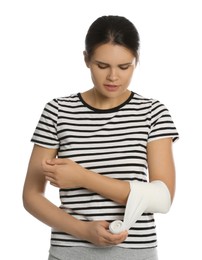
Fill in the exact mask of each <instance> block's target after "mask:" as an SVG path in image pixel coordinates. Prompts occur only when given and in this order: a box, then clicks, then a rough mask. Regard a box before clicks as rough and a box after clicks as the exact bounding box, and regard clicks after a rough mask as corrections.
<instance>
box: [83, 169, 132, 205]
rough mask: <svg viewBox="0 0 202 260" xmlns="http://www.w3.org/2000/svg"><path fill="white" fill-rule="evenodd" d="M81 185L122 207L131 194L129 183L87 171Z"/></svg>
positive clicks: (85, 170)
mask: <svg viewBox="0 0 202 260" xmlns="http://www.w3.org/2000/svg"><path fill="white" fill-rule="evenodd" d="M81 185H82V187H84V188H86V189H88V190H91V191H94V192H96V193H98V194H100V195H101V196H103V197H105V198H108V199H111V200H113V201H115V202H117V203H119V204H122V205H125V204H126V202H127V198H128V195H129V192H130V185H129V182H127V181H121V180H117V179H112V178H110V177H107V176H103V175H101V174H98V173H95V172H92V171H89V170H87V169H84V172H83V178H82V181H81Z"/></svg>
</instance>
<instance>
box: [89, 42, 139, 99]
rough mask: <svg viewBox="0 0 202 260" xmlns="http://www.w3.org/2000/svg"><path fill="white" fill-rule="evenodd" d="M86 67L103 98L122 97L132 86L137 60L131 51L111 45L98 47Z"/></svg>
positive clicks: (95, 87)
mask: <svg viewBox="0 0 202 260" xmlns="http://www.w3.org/2000/svg"><path fill="white" fill-rule="evenodd" d="M85 60H86V65H87V67H88V68H89V69H90V71H91V78H92V81H93V84H94V89H95V90H96V92H97V93H99V94H100V95H101V96H102V97H106V98H116V97H120V96H121V95H122V94H123V93H124V92H126V90H127V89H128V86H129V84H130V81H131V79H132V75H133V72H134V69H135V65H136V59H135V57H134V55H133V54H132V53H131V51H130V50H128V49H126V48H124V47H123V46H120V45H114V44H111V43H107V44H103V45H101V46H99V47H97V48H96V49H95V51H94V54H93V55H92V57H91V59H90V60H88V59H87V58H86V59H85Z"/></svg>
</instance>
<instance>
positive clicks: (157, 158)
mask: <svg viewBox="0 0 202 260" xmlns="http://www.w3.org/2000/svg"><path fill="white" fill-rule="evenodd" d="M147 160H148V170H149V181H150V182H151V181H154V180H161V181H162V182H164V183H165V184H166V186H167V187H168V190H169V192H170V196H171V200H173V198H174V194H175V165H174V159H173V153H172V138H163V139H159V140H156V141H151V142H149V143H148V146H147Z"/></svg>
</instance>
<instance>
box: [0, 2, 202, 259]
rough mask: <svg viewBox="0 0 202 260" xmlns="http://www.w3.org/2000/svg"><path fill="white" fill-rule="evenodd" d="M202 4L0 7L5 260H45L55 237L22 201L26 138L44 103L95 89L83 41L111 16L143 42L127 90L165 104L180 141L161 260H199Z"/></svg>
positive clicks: (162, 219) (161, 220)
mask: <svg viewBox="0 0 202 260" xmlns="http://www.w3.org/2000/svg"><path fill="white" fill-rule="evenodd" d="M200 2H201V1H200V0H199V1H196V0H190V1H186V0H167V1H165V0H153V1H151V0H139V1H138V0H137V1H136V0H131V1H129V0H124V1H123V0H114V1H113V0H102V1H92V0H84V1H83V0H80V1H78V0H74V1H68V0H66V1H64V0H62V1H60V0H58V1H52V0H49V1H44V0H40V1H38V0H35V1H29V0H25V1H22V0H18V1H9V0H4V1H1V2H0V91H1V92H0V93H1V98H0V113H1V117H0V120H1V122H0V136H1V164H0V169H1V177H0V179H1V182H0V205H1V214H0V216H1V229H0V230H1V232H0V245H1V251H0V254H1V257H2V256H3V255H4V258H2V259H9V260H10V259H29V260H43V259H47V255H48V248H49V238H50V228H49V227H47V226H45V225H44V224H42V223H40V222H39V221H38V220H37V219H35V218H33V217H32V216H31V215H30V214H28V213H27V212H26V211H25V210H24V208H23V205H22V199H21V196H22V187H23V182H24V178H25V174H26V169H27V164H28V160H29V156H30V152H31V149H32V144H31V143H30V138H31V136H32V133H33V131H34V129H35V126H36V124H37V121H38V119H39V116H40V114H41V112H42V109H43V107H44V105H45V103H46V102H48V101H49V100H51V99H52V98H55V97H60V96H66V95H69V94H72V93H76V92H79V91H84V90H87V89H89V88H90V87H91V86H92V85H91V80H90V75H89V71H88V69H87V68H86V67H85V64H84V62H83V55H82V52H83V50H84V37H85V34H86V31H87V29H88V27H89V25H90V24H91V23H92V22H93V21H94V20H95V19H96V18H97V17H98V16H101V15H107V14H118V15H124V16H126V17H127V18H129V19H130V20H131V21H132V22H133V23H134V24H135V25H136V27H137V29H138V31H139V33H140V38H141V50H140V64H139V65H138V67H137V69H136V72H135V75H134V80H133V83H132V85H131V88H130V89H131V90H133V91H136V92H138V93H139V94H141V95H144V96H146V97H153V98H156V99H159V100H160V101H161V102H162V103H164V104H165V105H166V106H167V107H168V108H169V110H170V113H171V115H172V117H173V120H174V122H175V125H176V127H177V129H178V131H179V133H180V140H179V141H177V142H176V143H175V144H174V155H175V161H176V170H177V190H176V196H175V200H174V203H173V206H172V208H171V210H170V212H169V213H168V214H166V215H156V220H157V232H158V241H159V242H158V244H159V247H158V250H159V258H160V260H170V259H174V260H175V259H187V260H189V259H200V258H201V257H202V253H201V239H200V236H201V233H202V228H201V227H202V224H201V221H202V219H201V215H200V214H199V212H201V205H202V204H201V198H202V196H201V195H202V194H201V181H202V177H201V175H202V171H201V159H202V158H201V155H202V153H201V145H202V142H201V131H202V130H201V127H202V124H201V120H202V117H201V112H202V109H201V104H200V101H201V98H200V93H199V90H200V88H201V86H202V79H201V63H202V50H201V49H202V35H201V32H202V31H201V25H202V15H201V5H200V4H201V3H200ZM48 196H50V198H51V199H52V200H53V201H55V202H56V203H57V202H58V193H57V190H56V189H55V188H52V187H49V188H48ZM201 259H202V258H201Z"/></svg>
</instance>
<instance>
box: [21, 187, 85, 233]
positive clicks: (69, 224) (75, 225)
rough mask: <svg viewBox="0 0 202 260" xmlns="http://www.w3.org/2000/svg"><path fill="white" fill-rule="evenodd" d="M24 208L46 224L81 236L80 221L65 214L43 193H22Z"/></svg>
mask: <svg viewBox="0 0 202 260" xmlns="http://www.w3.org/2000/svg"><path fill="white" fill-rule="evenodd" d="M23 203H24V207H25V209H26V210H27V211H28V212H29V213H30V214H32V215H33V216H34V217H36V218H37V219H38V220H40V221H42V222H43V223H45V224H46V225H48V226H50V227H52V228H55V229H57V230H60V231H62V232H65V233H69V234H71V235H73V236H75V237H81V236H82V234H81V230H82V229H81V226H82V225H83V223H82V221H79V220H77V219H76V218H74V217H72V216H71V215H69V214H67V213H66V212H65V211H63V210H62V209H60V208H58V207H57V206H56V205H54V204H53V203H51V202H50V201H49V200H48V199H46V198H45V197H44V195H43V194H40V193H35V192H30V193H29V194H24V195H23Z"/></svg>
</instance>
